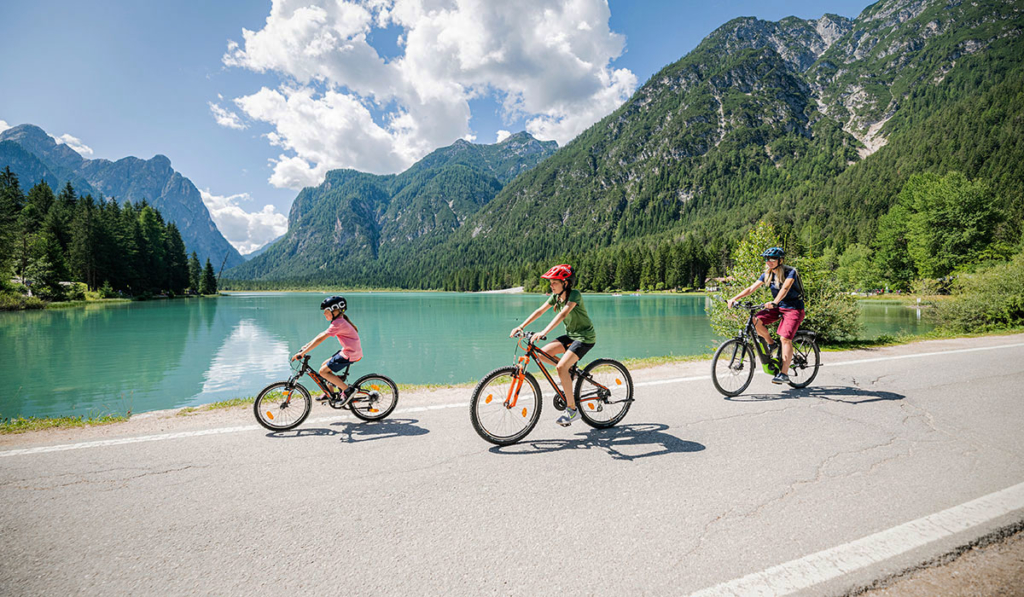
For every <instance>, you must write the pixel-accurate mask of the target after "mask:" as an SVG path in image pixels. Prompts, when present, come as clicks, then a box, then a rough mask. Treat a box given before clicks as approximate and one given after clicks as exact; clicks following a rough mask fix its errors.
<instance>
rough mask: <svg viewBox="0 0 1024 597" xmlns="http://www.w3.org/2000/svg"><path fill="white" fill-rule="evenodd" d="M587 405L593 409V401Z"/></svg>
mask: <svg viewBox="0 0 1024 597" xmlns="http://www.w3.org/2000/svg"><path fill="white" fill-rule="evenodd" d="M587 406H589V407H590V410H594V403H593V402H588V403H587Z"/></svg>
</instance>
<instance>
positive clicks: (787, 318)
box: [778, 309, 804, 375]
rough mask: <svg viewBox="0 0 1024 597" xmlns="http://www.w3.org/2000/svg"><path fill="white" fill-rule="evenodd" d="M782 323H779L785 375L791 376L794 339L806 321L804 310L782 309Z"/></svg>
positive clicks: (782, 370)
mask: <svg viewBox="0 0 1024 597" xmlns="http://www.w3.org/2000/svg"><path fill="white" fill-rule="evenodd" d="M780 313H781V314H782V315H781V316H782V322H781V323H779V329H778V333H779V338H780V339H781V340H782V367H781V372H782V373H783V374H786V375H788V374H789V365H790V363H792V362H793V338H795V337H796V331H797V330H798V329H800V324H801V323H802V322H803V320H804V311H803V309H781V310H780Z"/></svg>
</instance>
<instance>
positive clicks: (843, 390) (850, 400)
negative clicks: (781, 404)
mask: <svg viewBox="0 0 1024 597" xmlns="http://www.w3.org/2000/svg"><path fill="white" fill-rule="evenodd" d="M799 398H818V399H820V400H828V401H829V402H841V403H843V404H868V403H869V402H884V401H887V400H903V399H904V398H906V396H904V395H903V394H897V393H895V392H883V391H880V390H865V389H864V388H859V387H857V386H816V387H810V388H799V389H797V388H787V389H785V390H783V391H782V392H781V393H779V394H750V395H747V396H743V395H740V396H733V397H731V398H730V397H726V398H725V399H726V400H728V401H730V402H771V401H774V400H797V399H799Z"/></svg>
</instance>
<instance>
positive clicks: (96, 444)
mask: <svg viewBox="0 0 1024 597" xmlns="http://www.w3.org/2000/svg"><path fill="white" fill-rule="evenodd" d="M1021 346H1024V342H1021V343H1018V344H1003V345H1000V346H981V347H977V348H961V349H957V350H946V351H941V352H922V353H919V354H907V355H899V356H892V357H878V358H873V359H860V360H855V361H841V362H839V363H823V364H822V367H825V366H829V367H841V366H843V365H857V364H861V363H876V362H879V361H897V360H901V359H915V358H921V357H933V356H943V355H950V354H961V353H966V352H978V351H982V350H999V349H1005V348H1019V347H1021ZM709 379H711V376H710V375H699V376H696V377H674V378H670V379H658V380H652V381H641V382H637V383H635V384H634V387H638V388H643V387H648V386H660V385H666V384H673V383H685V382H689V381H706V380H709ZM467 406H469V403H468V402H458V403H454V404H438V405H433V406H417V407H410V408H405V409H398V410H396V411H395V414H406V413H419V412H426V411H428V410H440V409H446V408H465V407H467ZM352 418H353V417H352V416H351V415H349V416H334V417H320V418H316V419H310V420H309V422H317V423H319V422H327V421H344V420H348V419H352ZM259 429H262V427H259V426H257V425H245V426H241V427H223V428H219V429H203V430H201V431H182V432H179V433H165V434H161V435H143V436H139V437H126V438H120V439H109V440H100V441H93V442H80V443H76V444H63V445H57V446H41V447H38V448H21V449H16V450H2V451H0V458H7V457H9V456H23V455H28V454H44V453H47V452H63V451H66V450H81V449H84V448H100V447H103V446H120V445H124V444H136V443H142V442H153V441H162V440H168V439H180V438H183V437H200V436H203V435H218V434H222V433H235V432H238V431H253V430H259Z"/></svg>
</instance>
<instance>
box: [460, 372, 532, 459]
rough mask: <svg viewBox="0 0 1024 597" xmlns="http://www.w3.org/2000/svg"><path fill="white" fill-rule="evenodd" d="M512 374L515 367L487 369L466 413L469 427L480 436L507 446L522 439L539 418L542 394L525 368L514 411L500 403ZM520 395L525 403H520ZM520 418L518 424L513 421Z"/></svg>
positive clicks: (507, 392) (505, 393)
mask: <svg viewBox="0 0 1024 597" xmlns="http://www.w3.org/2000/svg"><path fill="white" fill-rule="evenodd" d="M516 374H517V369H516V368H515V367H499V368H498V369H495V370H494V371H491V372H490V373H488V374H487V375H486V376H484V378H483V379H481V380H480V383H478V384H477V385H476V388H475V389H474V390H473V397H472V398H471V399H470V401H469V417H470V420H471V421H472V422H473V429H475V430H476V432H477V434H479V435H480V437H482V438H483V439H484V440H486V441H488V442H490V443H492V444H495V445H498V446H509V445H512V444H514V443H516V442H518V441H519V440H521V439H523V438H524V437H526V436H527V435H529V433H530V432H531V431H533V428H534V427H535V426H536V425H537V421H539V420H540V411H541V408H542V407H543V404H542V402H541V399H542V398H543V397H542V396H541V393H540V384H538V383H537V378H535V377H534V376H533V375H531V374H530V373H529V372H523V375H524V377H525V379H524V380H523V385H522V387H520V389H519V396H518V399H517V402H516V409H515V411H512V410H511V409H510V408H508V407H507V406H505V405H504V401H505V397H506V396H508V394H509V389H510V385H511V384H512V383H513V382H514V381H515V376H516ZM531 393H532V396H531ZM524 399H525V400H526V401H527V402H529V403H524ZM520 419H522V425H521V426H520V425H516V424H514V423H519V422H520ZM499 427H502V428H511V429H512V431H508V432H506V431H505V429H501V430H499V429H498V428H499Z"/></svg>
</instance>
